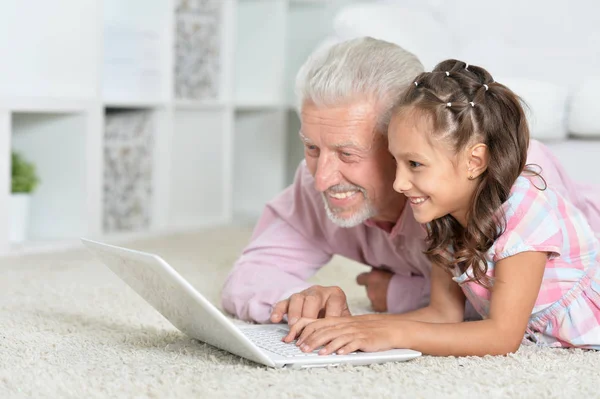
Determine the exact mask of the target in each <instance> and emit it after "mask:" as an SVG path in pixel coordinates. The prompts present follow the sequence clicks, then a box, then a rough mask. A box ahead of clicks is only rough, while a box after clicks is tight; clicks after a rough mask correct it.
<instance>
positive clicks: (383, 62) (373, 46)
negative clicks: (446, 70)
mask: <svg viewBox="0 0 600 399" xmlns="http://www.w3.org/2000/svg"><path fill="white" fill-rule="evenodd" d="M423 70H424V68H423V65H422V64H421V61H419V59H418V58H417V57H416V56H415V55H414V54H412V53H410V52H408V51H406V50H404V49H403V48H402V47H400V46H398V45H396V44H393V43H389V42H386V41H383V40H378V39H373V38H371V37H361V38H357V39H352V40H348V41H344V42H341V43H337V44H334V45H332V46H326V47H324V48H320V49H318V50H317V51H315V52H314V53H313V54H312V55H311V56H310V57H309V58H308V60H307V61H306V62H305V63H304V65H302V67H301V68H300V70H299V71H298V74H297V76H296V97H297V100H298V104H297V106H298V111H299V112H300V111H301V110H302V106H303V105H304V104H305V103H307V102H310V103H313V104H315V105H316V106H318V107H332V106H340V105H345V104H349V103H352V102H354V101H360V100H365V99H370V100H372V101H373V102H374V104H375V105H376V106H377V107H379V108H378V110H379V113H380V115H379V120H378V126H377V127H378V130H379V131H380V132H382V133H384V134H386V133H387V124H388V121H389V112H390V111H391V108H392V106H393V105H394V102H395V101H396V99H397V98H398V97H399V96H400V94H401V93H402V91H404V90H405V89H406V88H407V87H408V85H410V84H412V82H413V81H414V78H415V77H416V76H417V75H419V74H420V73H421V72H423Z"/></svg>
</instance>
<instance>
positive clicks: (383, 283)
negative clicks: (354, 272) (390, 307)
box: [356, 269, 394, 312]
mask: <svg viewBox="0 0 600 399" xmlns="http://www.w3.org/2000/svg"><path fill="white" fill-rule="evenodd" d="M393 275H394V273H392V272H388V271H386V270H379V269H373V270H371V271H370V272H366V273H361V274H359V275H358V276H356V282H357V283H358V285H364V286H365V287H366V289H367V297H368V298H369V300H370V301H371V306H372V307H373V310H374V311H376V312H386V311H387V292H388V287H389V286H390V280H391V279H392V276H393Z"/></svg>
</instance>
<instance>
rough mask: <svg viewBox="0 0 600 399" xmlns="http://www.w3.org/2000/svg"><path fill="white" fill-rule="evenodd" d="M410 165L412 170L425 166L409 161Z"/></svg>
mask: <svg viewBox="0 0 600 399" xmlns="http://www.w3.org/2000/svg"><path fill="white" fill-rule="evenodd" d="M408 164H409V165H410V167H411V168H417V167H419V166H423V165H422V164H420V163H418V162H415V161H408Z"/></svg>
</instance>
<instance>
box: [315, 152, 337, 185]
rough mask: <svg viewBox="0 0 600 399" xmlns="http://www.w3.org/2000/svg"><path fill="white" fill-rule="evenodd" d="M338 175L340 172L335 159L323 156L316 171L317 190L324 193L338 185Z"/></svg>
mask: <svg viewBox="0 0 600 399" xmlns="http://www.w3.org/2000/svg"><path fill="white" fill-rule="evenodd" d="M338 175H339V170H338V165H337V162H336V161H335V159H334V158H333V157H330V156H327V154H321V156H320V157H319V162H317V170H316V171H315V189H316V190H317V191H319V192H324V191H325V190H327V189H328V188H329V187H331V186H334V185H336V184H337V183H339V182H338Z"/></svg>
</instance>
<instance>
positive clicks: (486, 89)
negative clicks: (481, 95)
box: [483, 83, 489, 91]
mask: <svg viewBox="0 0 600 399" xmlns="http://www.w3.org/2000/svg"><path fill="white" fill-rule="evenodd" d="M483 87H485V91H488V89H489V87H488V85H486V84H485V83H484V84H483Z"/></svg>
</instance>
